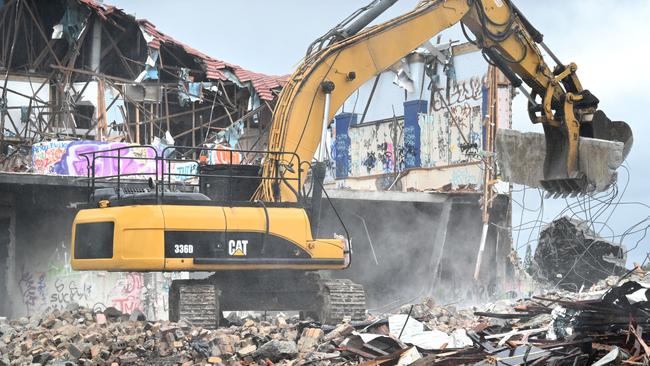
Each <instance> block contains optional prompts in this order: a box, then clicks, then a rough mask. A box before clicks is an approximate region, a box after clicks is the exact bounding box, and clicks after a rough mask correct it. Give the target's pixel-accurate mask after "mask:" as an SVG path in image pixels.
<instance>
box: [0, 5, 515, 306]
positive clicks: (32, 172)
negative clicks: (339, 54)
mask: <svg viewBox="0 0 650 366" xmlns="http://www.w3.org/2000/svg"><path fill="white" fill-rule="evenodd" d="M0 12H1V14H2V16H3V19H4V20H3V22H2V25H1V26H2V27H3V28H2V30H3V33H2V34H3V37H4V42H3V43H2V44H1V45H0V53H1V54H2V57H3V58H2V69H1V71H4V74H5V78H4V79H3V80H2V81H1V82H2V83H3V85H2V90H3V98H2V99H3V100H5V101H6V102H5V103H4V108H3V109H2V121H3V122H2V123H3V125H2V128H1V129H0V130H1V131H3V132H2V134H0V156H1V157H0V170H2V172H0V207H2V209H1V210H0V233H2V234H0V239H1V240H0V253H2V254H3V255H2V256H0V258H1V259H2V263H1V264H0V291H2V292H6V293H9V294H12V295H11V296H9V297H7V298H4V299H2V301H0V314H8V315H11V316H16V315H22V314H35V313H40V312H47V311H50V310H52V309H61V308H64V307H65V306H66V305H67V304H69V303H73V302H76V303H80V304H82V305H84V306H87V307H89V308H91V309H93V310H97V311H101V310H103V309H105V308H107V307H116V308H118V309H119V310H120V311H123V312H126V313H130V312H132V311H134V310H141V311H142V312H144V313H145V315H146V316H147V317H148V318H150V319H165V318H166V317H167V311H168V304H167V291H168V287H169V283H170V281H171V279H172V278H178V277H179V276H188V274H187V273H183V274H181V273H112V272H75V271H72V270H71V268H70V265H69V261H70V257H69V256H70V233H69V231H70V226H71V222H72V218H73V216H74V214H75V212H76V211H77V209H78V208H79V207H80V205H81V204H82V203H84V202H85V201H86V199H87V196H88V191H87V186H86V184H87V182H86V181H84V180H83V179H80V178H82V177H84V176H85V175H86V174H87V167H88V164H87V162H86V161H85V160H84V159H83V158H82V155H81V154H83V153H84V152H89V151H98V150H103V149H107V148H111V147H124V146H127V147H128V146H131V145H153V146H156V147H158V148H164V147H166V146H170V147H171V146H172V145H173V146H176V147H179V149H180V147H181V146H219V147H220V148H223V149H241V150H247V149H263V148H264V147H265V146H264V143H265V141H266V138H267V135H266V131H267V129H268V127H269V126H270V121H271V113H272V110H273V107H274V103H275V97H276V95H277V94H278V93H279V91H280V90H281V87H282V85H283V82H284V80H286V77H278V76H268V75H263V74H259V73H255V72H251V71H248V70H245V69H244V68H242V67H239V66H237V65H234V64H230V63H227V62H225V61H220V60H218V59H215V58H212V57H210V56H207V55H205V54H203V53H201V52H200V51H198V50H196V49H194V48H192V47H190V46H187V45H185V44H183V43H181V42H179V41H177V40H175V39H174V38H172V37H170V36H168V35H166V34H163V33H162V32H160V31H159V30H157V29H156V27H155V26H154V25H153V24H151V23H150V22H148V21H146V20H141V19H140V20H139V19H136V18H135V17H133V16H131V15H129V14H127V13H125V12H124V11H122V10H120V9H117V8H114V7H111V6H110V5H102V4H98V3H96V2H94V1H92V0H75V1H47V2H46V1H13V2H6V3H4V5H3V6H2V8H0ZM25 30H26V31H25ZM12 45H14V47H12ZM433 47H434V48H435V49H436V50H438V51H439V53H440V54H439V55H438V53H435V51H429V52H428V53H427V52H425V51H421V50H420V51H416V52H415V53H413V54H412V55H410V56H409V57H408V58H407V59H405V60H404V62H403V63H401V64H400V65H397V66H396V67H395V68H394V70H392V71H387V72H386V73H382V74H381V75H380V76H379V77H378V78H377V80H378V81H373V82H370V83H369V84H368V85H366V86H364V88H362V90H361V91H360V93H365V94H364V97H363V98H359V95H356V96H352V97H351V98H350V100H349V101H348V103H346V105H345V107H344V108H343V110H341V111H340V112H341V113H339V114H338V115H337V117H336V118H335V120H334V122H333V124H332V130H331V136H330V137H329V143H330V144H329V145H330V146H331V149H330V151H331V156H330V170H329V176H328V183H327V184H326V188H328V193H329V195H328V197H327V199H326V201H327V203H324V204H323V210H322V212H321V226H320V229H319V230H320V231H321V232H323V233H324V232H328V233H337V232H338V233H340V232H341V227H340V224H339V221H338V217H337V216H338V213H337V212H335V211H334V209H333V207H337V209H338V210H339V212H340V214H341V215H342V217H343V219H344V221H345V222H349V223H351V224H350V227H349V229H350V233H351V237H352V241H353V242H354V243H355V246H354V254H355V255H354V264H353V265H352V267H351V268H350V269H349V270H346V271H341V273H334V274H333V275H335V276H339V275H340V276H344V277H350V278H352V279H354V280H355V281H357V282H360V283H363V284H364V285H366V286H367V287H368V288H370V289H373V288H374V289H382V290H381V291H379V290H377V291H370V292H369V302H370V304H371V305H372V306H377V307H379V306H384V305H386V302H387V301H388V302H394V301H398V302H399V301H406V299H408V298H411V297H413V296H416V295H422V294H434V293H435V294H436V296H439V297H440V298H441V299H443V298H444V299H447V300H449V301H450V302H453V301H457V300H458V299H466V300H469V299H472V298H480V299H487V298H489V297H491V296H494V295H495V294H497V293H503V292H507V291H510V290H513V289H514V290H517V289H518V288H519V286H520V285H519V283H518V281H517V279H516V278H515V276H513V272H512V268H511V264H510V261H509V254H510V253H511V247H512V245H511V241H512V239H511V237H510V231H509V229H508V228H509V225H510V215H511V210H510V200H509V197H508V188H507V184H506V188H505V189H503V188H500V187H498V186H496V185H494V184H493V181H494V179H495V178H496V176H497V172H496V171H495V170H494V169H493V168H492V166H493V162H492V160H491V159H492V154H491V152H493V144H494V143H493V141H494V133H495V131H496V128H497V126H509V124H510V119H511V117H510V103H511V101H510V100H511V97H512V90H511V87H510V86H509V85H508V83H507V82H506V81H505V79H504V78H503V76H502V75H500V74H499V73H498V72H497V71H496V69H494V68H488V66H487V64H485V63H484V62H483V61H482V58H481V56H480V53H478V52H476V50H475V49H473V48H472V47H471V46H470V45H468V44H464V45H455V46H452V45H451V44H449V45H438V46H433ZM12 49H13V51H12ZM431 52H434V53H435V54H436V55H438V56H439V58H438V57H433V56H432V53H431ZM393 75H397V80H398V84H400V85H393V84H392V79H393ZM386 80H388V82H387V83H386V84H385V85H384V83H385V82H386ZM373 84H379V86H375V87H373ZM411 84H412V85H411ZM382 86H385V88H382ZM405 89H406V90H407V100H404V98H403V95H404V90H405ZM410 89H412V90H410ZM373 90H374V91H373ZM382 90H383V91H382ZM409 90H410V91H409ZM383 92H385V93H386V94H384V95H382V93H383ZM375 93H376V94H377V95H376V96H375V97H374V98H373V97H372V96H371V95H372V94H375ZM365 95H369V96H370V97H369V98H367V100H368V102H367V104H366V106H365V107H364V110H362V108H361V104H362V103H359V104H356V102H355V99H356V100H364V99H366V98H365ZM380 96H381V98H380ZM372 100H374V102H372V104H373V105H375V106H379V107H380V108H381V109H383V112H385V111H386V108H387V107H388V108H390V109H389V111H390V113H389V114H388V115H386V113H383V114H382V113H381V112H382V111H377V113H375V111H374V110H373V108H371V107H368V105H369V104H370V102H371V101H372ZM355 105H356V107H355ZM393 108H395V113H393ZM490 111H493V113H491V112H490ZM133 151H134V152H133V153H134V154H135V153H136V152H135V151H140V150H136V149H134V150H133ZM235 155H236V156H238V158H237V160H236V161H234V163H240V162H242V161H243V160H245V159H244V158H245V157H243V156H241V155H238V154H235ZM232 156H233V154H226V155H225V156H221V155H219V154H216V155H215V156H210V163H231V162H233V161H232V160H231V159H232ZM184 158H186V159H187V164H183V163H180V164H176V165H174V166H173V169H175V173H177V174H192V172H193V171H192V169H194V167H195V166H196V158H197V157H196V156H185V157H184ZM149 168H150V167H146V166H134V167H133V170H132V171H129V173H133V174H137V173H144V172H145V171H146V169H149ZM102 169H105V171H103V174H105V175H112V174H114V173H115V172H116V171H115V168H114V167H111V166H106V167H102ZM124 169H125V168H124V167H123V168H122V170H120V172H122V173H124V172H125V171H124ZM128 169H131V168H128ZM143 169H144V170H145V171H143ZM330 201H331V202H330ZM330 203H332V204H333V205H331V204H330ZM368 213H381V214H379V215H376V214H372V215H369V214H368ZM482 227H484V228H485V229H484V230H482ZM482 239H483V240H482ZM481 242H483V243H481ZM396 248H397V249H396ZM468 253H471V254H469V255H468ZM4 254H6V255H4ZM416 278H417V279H418V280H417V281H415V280H414V279H416ZM474 278H477V281H474ZM415 282H418V283H415ZM391 298H393V300H391ZM400 299H401V300H400Z"/></svg>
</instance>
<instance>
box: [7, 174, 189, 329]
mask: <svg viewBox="0 0 650 366" xmlns="http://www.w3.org/2000/svg"><path fill="white" fill-rule="evenodd" d="M18 177H20V175H19V176H18ZM43 178H46V179H40V182H41V183H43V182H49V183H53V182H57V181H59V180H58V178H59V177H43ZM0 181H1V179H0ZM0 197H13V198H14V199H13V202H11V204H10V205H6V204H0V207H2V210H0V220H1V219H2V217H6V216H9V217H12V218H13V220H12V234H13V239H12V241H13V243H12V245H13V247H14V248H15V256H13V257H9V258H7V259H6V261H3V262H6V263H7V264H8V265H9V266H10V267H8V268H10V270H9V272H8V275H7V276H5V277H4V279H3V278H2V272H1V271H0V282H2V283H1V284H0V286H5V287H6V289H7V293H8V294H9V296H4V297H2V298H1V299H0V316H12V317H16V316H20V315H25V314H36V313H40V312H44V311H49V310H53V309H56V308H63V307H65V306H66V304H68V303H70V302H76V303H79V304H81V305H84V306H88V307H90V308H94V309H103V308H105V307H109V306H114V307H115V308H117V309H118V310H121V311H124V312H132V311H133V310H135V309H138V310H141V311H143V312H144V313H145V314H146V315H147V316H149V317H151V318H155V319H166V318H167V311H168V308H167V290H168V288H169V284H170V282H171V279H172V274H170V273H165V274H162V273H113V272H104V271H84V272H80V271H73V270H72V269H71V268H70V230H71V226H72V221H73V219H74V215H75V213H76V210H77V209H76V207H75V203H79V202H85V199H86V196H85V190H84V189H82V188H80V187H75V186H70V185H49V184H1V183H0ZM3 205H4V206H3ZM0 245H1V244H0ZM3 259H4V258H3ZM174 276H175V277H180V276H181V274H174ZM3 293H4V291H3Z"/></svg>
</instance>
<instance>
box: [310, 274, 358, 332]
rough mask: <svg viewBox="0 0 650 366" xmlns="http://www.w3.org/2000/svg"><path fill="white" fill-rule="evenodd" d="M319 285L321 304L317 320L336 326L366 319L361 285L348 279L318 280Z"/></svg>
mask: <svg viewBox="0 0 650 366" xmlns="http://www.w3.org/2000/svg"><path fill="white" fill-rule="evenodd" d="M320 283H321V290H320V294H319V297H320V298H321V299H322V300H323V304H322V308H321V309H320V316H319V318H320V319H318V320H320V321H321V322H323V323H326V324H337V323H340V322H342V321H346V320H353V321H362V320H365V319H366V292H365V291H364V289H363V286H362V285H360V284H358V283H354V282H352V281H350V280H348V279H320Z"/></svg>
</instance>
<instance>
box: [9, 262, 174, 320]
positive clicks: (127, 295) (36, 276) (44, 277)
mask: <svg viewBox="0 0 650 366" xmlns="http://www.w3.org/2000/svg"><path fill="white" fill-rule="evenodd" d="M180 276H181V275H180V274H176V275H175V276H173V277H172V276H171V275H167V276H165V275H163V274H159V273H146V274H143V273H130V272H129V273H107V272H70V273H61V272H60V271H48V272H30V271H26V270H23V271H22V273H21V277H20V279H19V281H18V288H19V291H20V294H21V295H22V299H21V302H22V304H21V306H20V307H19V309H18V310H19V311H20V312H21V313H25V314H28V315H31V314H38V313H43V312H48V311H52V310H54V309H64V308H65V307H66V306H67V305H68V304H71V303H77V304H79V305H82V306H86V307H88V308H91V309H94V308H97V309H105V308H106V307H107V306H113V307H115V308H116V309H118V310H120V311H122V312H124V313H132V312H133V311H135V310H139V311H142V312H143V313H145V314H146V315H147V316H152V319H165V318H166V317H167V312H168V302H167V293H168V291H169V285H170V284H171V281H172V279H175V278H180ZM145 283H147V285H146V286H145Z"/></svg>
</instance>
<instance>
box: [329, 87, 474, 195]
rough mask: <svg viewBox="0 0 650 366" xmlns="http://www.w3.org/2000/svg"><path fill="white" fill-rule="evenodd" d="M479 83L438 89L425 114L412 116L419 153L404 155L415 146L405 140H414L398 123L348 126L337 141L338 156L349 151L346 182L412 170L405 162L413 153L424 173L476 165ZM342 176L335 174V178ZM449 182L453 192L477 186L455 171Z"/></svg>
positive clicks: (470, 175) (466, 176)
mask: <svg viewBox="0 0 650 366" xmlns="http://www.w3.org/2000/svg"><path fill="white" fill-rule="evenodd" d="M483 79H484V78H480V77H473V78H470V79H468V80H464V81H459V82H458V83H457V84H455V85H454V86H453V87H451V88H450V89H449V90H448V92H447V91H445V90H444V89H440V90H437V91H435V92H434V93H433V96H434V98H433V100H432V102H431V106H430V110H429V113H419V114H418V115H417V127H419V130H420V132H419V135H420V143H419V148H417V150H418V151H411V150H409V149H415V148H416V147H415V146H416V145H417V144H416V143H415V142H414V141H410V140H409V139H412V138H413V137H414V136H415V134H413V133H409V131H407V130H406V128H405V127H404V121H403V120H399V121H398V122H397V123H396V122H393V121H386V122H381V123H368V124H363V125H356V126H351V127H350V128H349V130H348V131H347V134H346V135H345V136H341V137H340V136H337V141H336V142H337V144H338V143H339V140H341V144H342V145H341V148H339V147H338V146H337V154H339V153H340V151H339V150H342V148H348V146H349V155H350V161H349V176H350V177H364V176H371V175H380V174H386V173H395V172H397V171H401V170H403V169H405V167H407V166H412V165H413V164H412V162H411V163H409V162H406V161H405V160H404V159H405V157H409V156H410V157H412V156H413V154H416V153H419V157H420V164H419V165H417V166H421V167H425V168H430V167H445V166H448V165H454V164H460V163H467V162H472V161H478V157H477V155H478V154H479V153H480V151H481V149H482V147H483V118H482V113H483V112H482V108H483V103H484V101H483V97H484V93H483V85H484V80H483ZM408 128H415V127H414V126H409V127H408ZM342 137H345V141H343V138H342ZM338 163H339V161H337V164H338ZM453 169H457V168H453ZM458 169H460V168H458ZM461 170H462V169H461ZM345 176H346V175H343V174H339V173H337V177H339V178H341V177H345ZM452 178H453V179H452V180H453V181H452V184H453V185H454V186H456V185H457V184H477V183H479V182H480V179H477V176H476V174H469V173H467V172H466V171H459V172H457V173H455V175H454V176H452Z"/></svg>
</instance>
